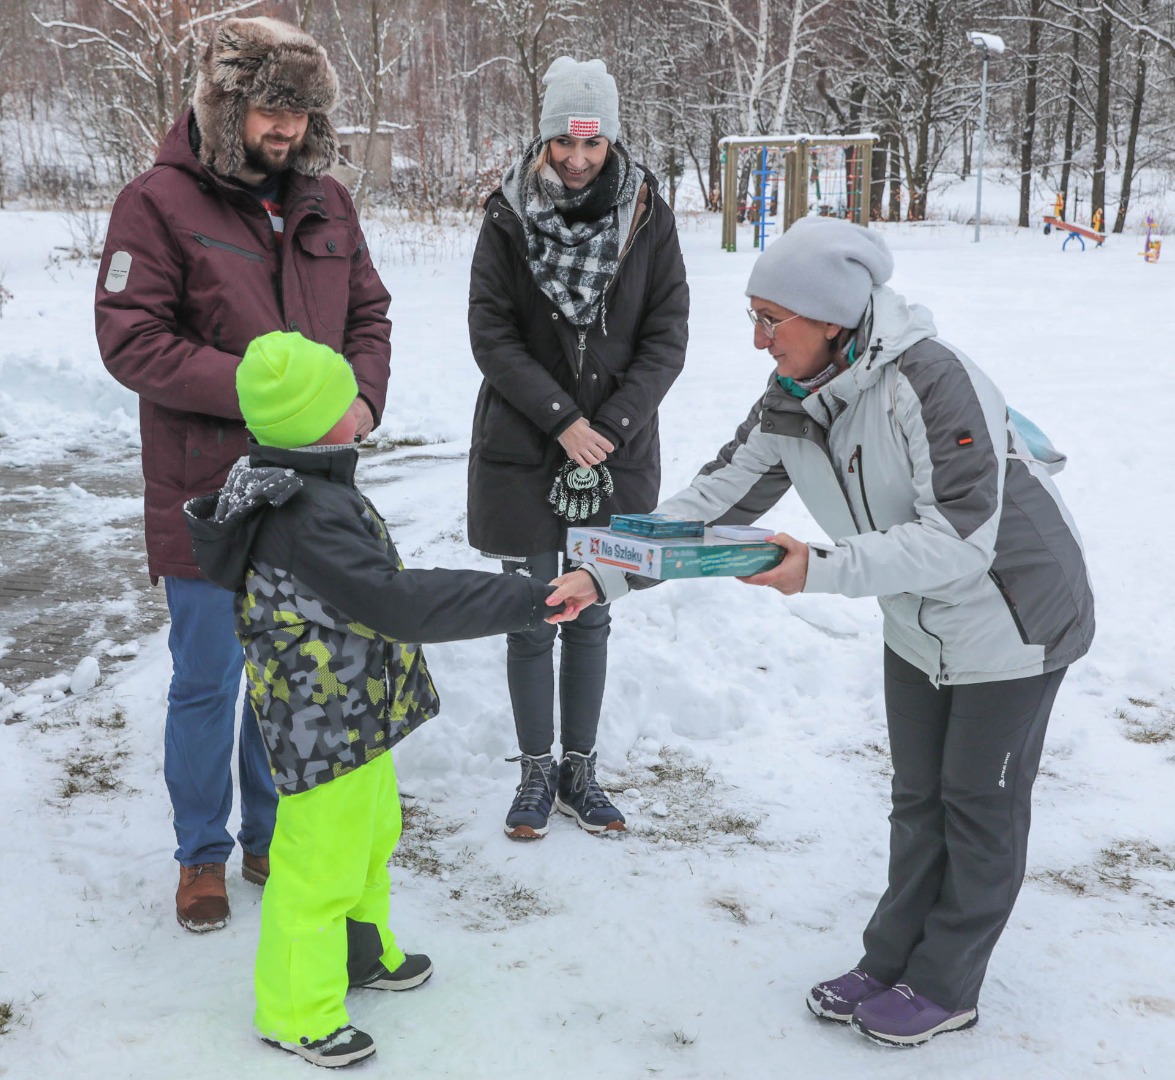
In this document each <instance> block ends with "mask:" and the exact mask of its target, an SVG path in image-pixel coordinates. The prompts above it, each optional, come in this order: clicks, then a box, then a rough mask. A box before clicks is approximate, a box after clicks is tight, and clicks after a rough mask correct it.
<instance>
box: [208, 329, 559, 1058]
mask: <svg viewBox="0 0 1175 1080" xmlns="http://www.w3.org/2000/svg"><path fill="white" fill-rule="evenodd" d="M357 394H358V387H357V384H356V382H355V377H354V374H353V373H352V371H351V366H350V365H349V364H348V363H347V361H346V360H344V359H343V357H342V356H340V355H339V354H338V353H336V352H334V351H333V350H332V349H330V348H328V347H327V346H325V345H318V344H315V343H314V342H310V341H307V340H306V339H305V338H303V337H302V336H301V335H300V334H296V333H290V334H287V333H280V332H277V333H272V334H266V335H265V336H263V337H260V338H257V339H256V340H255V341H253V342H252V343H251V344H250V345H249V348H248V349H247V350H246V352H245V356H244V358H243V359H242V360H241V363H240V365H239V366H238V368H237V395H238V398H239V400H240V406H241V413H242V415H243V416H244V418H245V422H246V423H247V424H248V426H249V430H250V432H251V433H252V434H253V436H254V438H255V439H256V442H255V443H251V444H250V453H249V457H248V458H247V459H245V458H242V459H241V460H240V461H238V462H237V464H236V465H235V466H233V470H232V472H230V473H229V477H228V480H227V481H226V483H225V486H224V488H223V489H222V490H221V491H220V492H218V493H217V494H215V495H209V496H206V497H204V498H202V499H193V500H192V501H191V502H189V503H188V505H187V506H186V507H185V510H186V512H187V523H188V528H189V530H190V532H191V534H192V544H193V551H194V552H195V554H196V559H197V561H198V563H199V565H200V569H201V570H202V571H203V572H204V574H205V576H206V577H208V578H209V579H210V580H212V581H215V582H216V583H217V584H219V585H223V586H224V587H225V588H228V589H233V590H234V591H235V592H236V626H237V635H238V636H239V637H240V639H241V643H242V644H243V645H244V648H245V671H246V674H247V676H248V681H249V696H250V700H251V701H252V702H253V705H254V708H255V710H256V713H257V719H258V722H259V724H260V725H261V732H262V735H263V737H264V739H265V746H266V750H267V752H268V754H269V763H270V767H271V768H272V770H273V778H274V784H275V786H276V787H277V790H278V794H279V799H278V807H277V824H276V827H275V829H274V834H273V842H272V844H271V846H270V849H269V865H270V871H269V879H268V881H267V882H266V885H265V896H264V899H263V900H262V902H261V941H260V944H259V945H258V949H257V967H256V980H255V981H256V992H257V1011H256V1015H255V1017H254V1019H255V1023H256V1028H257V1032H258V1034H260V1035H261V1037H262V1038H263V1039H264V1040H265V1041H266V1042H268V1043H270V1044H271V1045H273V1046H277V1047H279V1048H281V1049H283V1050H288V1051H290V1052H292V1053H295V1054H298V1055H300V1056H301V1057H304V1058H306V1059H307V1060H308V1061H311V1062H313V1063H314V1064H316V1065H325V1066H330V1067H338V1066H343V1065H350V1064H351V1063H353V1062H355V1061H360V1060H362V1059H363V1058H365V1057H369V1056H370V1055H371V1054H373V1053H375V1042H374V1040H373V1039H372V1038H371V1036H370V1035H368V1034H367V1033H366V1032H363V1031H359V1030H358V1029H356V1028H355V1027H352V1026H351V1024H350V1023H349V1022H348V1017H347V1009H346V1005H345V1002H344V998H345V997H346V994H347V990H348V988H350V987H359V988H367V989H377V990H406V989H409V988H411V987H413V986H418V985H420V984H421V983H423V982H424V981H425V980H426V979H427V978H428V977H429V976H430V975H431V974H432V962H431V961H430V960H429V958H428V957H427V956H424V955H420V954H415V955H414V954H405V953H404V952H403V951H402V950H401V949H400V947H399V946H398V945H397V944H396V939H395V937H394V936H393V934H392V932H391V930H389V929H388V909H389V887H390V879H389V876H388V866H387V864H388V860H389V859H390V858H391V856H392V852H393V850H394V849H395V846H396V841H397V840H398V839H399V836H400V802H399V797H398V795H397V791H396V773H395V769H394V768H393V765H392V755H391V753H390V750H391V747H392V746H393V745H394V744H395V743H396V742H398V741H399V740H400V739H402V738H403V737H404V736H405V735H407V734H409V733H410V732H411V731H412V730H413V729H415V728H416V727H418V726H419V725H420V724H422V723H423V722H424V721H425V720H427V719H429V717H431V716H433V715H435V714H436V712H437V709H438V707H439V702H438V700H437V696H436V690H435V688H434V687H433V684H432V680H431V678H430V677H429V674H428V668H427V667H426V666H425V663H424V655H423V653H422V652H421V649H420V646H419V645H418V644H410V643H415V642H422V641H423V642H428V641H455V640H458V639H462V638H473V637H482V636H485V635H490V634H504V633H508V632H512V631H520V630H531V629H535V628H536V627H537V626H538V625H539V624H540V623H541V622H543V621H551V622H559V621H562V618H563V616H562V615H561V614H560V613H561V610H562V609H561V607H559V606H558V605H556V606H551V605H548V604H547V603H546V600H547V597H548V596H549V595H550V594H551V593H552V592H553V589H551V587H550V586H548V585H545V584H543V583H541V582H538V581H533V580H530V579H528V578H524V577H521V576H518V575H505V574H496V573H495V574H489V573H483V572H480V571H476V570H441V569H437V570H406V569H404V566H403V564H402V563H401V562H400V559H399V556H398V555H397V554H396V549H395V545H394V544H393V543H392V541H391V538H390V537H389V536H388V532H387V526H386V525H385V523H384V521H383V519H382V518H381V517H380V516H379V514H378V513H377V512H376V510H375V507H373V506H372V505H371V503H370V502H368V501H367V500H366V499H365V498H364V497H363V496H362V495H361V494H360V493H359V491H358V489H357V488H356V487H355V482H354V477H355V466H356V463H357V461H358V451H357V450H356V448H355V445H354V438H355V433H356V430H357V427H358V423H359V419H358V418H359V410H362V411H366V410H367V406H366V404H364V403H363V402H362V401H361V400H359V399H358V397H357Z"/></svg>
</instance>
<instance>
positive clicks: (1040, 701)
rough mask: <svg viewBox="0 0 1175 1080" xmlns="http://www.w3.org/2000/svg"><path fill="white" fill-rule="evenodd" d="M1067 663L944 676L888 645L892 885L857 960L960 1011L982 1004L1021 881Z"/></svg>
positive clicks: (878, 974) (888, 980) (887, 980)
mask: <svg viewBox="0 0 1175 1080" xmlns="http://www.w3.org/2000/svg"><path fill="white" fill-rule="evenodd" d="M1066 670H1068V669H1067V668H1062V669H1061V670H1059V671H1054V672H1051V673H1049V674H1047V675H1034V676H1030V677H1029V678H1025V679H1012V680H1008V681H1005V682H988V683H973V684H970V685H961V686H954V687H943V686H940V687H935V686H934V685H933V684H932V683H931V682H930V680H929V679H928V678H927V677H926V676H925V675H924V674H923V673H922V672H921V671H919V670H918V669H917V668H916V667H914V666H913V665H912V664H908V663H907V662H906V661H905V660H902V659H901V658H900V657H899V656H898V655H897V654H896V653H894V652H892V651H891V650H890V649H889V648H886V650H885V709H886V718H887V722H888V726H889V742H890V755H891V757H892V760H893V770H894V775H893V810H892V812H891V814H890V817H889V821H890V839H889V887H888V888H887V889H886V891H885V894H884V895H883V896H882V898H881V900H880V901H879V902H878V905H877V910H876V911H875V912H874V913H873V918H872V919H871V920H870V921H869V925H868V926H867V927H866V929H865V934H864V943H865V955H864V957H863V958H862V959H861V962H860V965H859V966H860V967H861V969H862V970H864V971H865V972H867V973H868V974H870V975H872V976H873V977H874V978H877V979H881V980H882V981H883V982H885V983H888V984H890V985H893V984H894V983H899V982H900V983H906V984H908V985H909V986H910V987H911V988H912V989H913V990H914V992H915V993H918V994H922V995H923V996H924V997H928V998H930V1000H931V1001H933V1002H935V1004H937V1005H940V1006H942V1007H943V1008H944V1009H947V1010H949V1011H951V1012H954V1011H955V1010H957V1009H970V1008H974V1007H975V1005H976V1003H977V1002H978V999H979V988H980V986H981V985H982V983H983V977H984V974H985V973H986V971H987V962H988V960H989V959H990V957H991V953H992V950H993V949H994V948H995V944H996V942H997V941H998V940H999V936H1000V934H1001V933H1002V932H1003V929H1004V925H1005V924H1006V923H1007V921H1008V917H1009V916H1010V915H1011V913H1012V905H1013V904H1014V903H1015V902H1016V896H1017V894H1018V893H1019V891H1020V884H1021V882H1022V881H1023V880H1024V868H1025V863H1026V849H1027V844H1028V827H1029V824H1030V822H1031V817H1032V784H1033V781H1034V780H1035V779H1036V771H1037V768H1038V767H1039V765H1040V754H1041V748H1042V746H1043V744H1044V733H1045V728H1046V727H1047V726H1048V720H1049V713H1050V712H1051V711H1052V707H1053V702H1054V700H1055V699H1056V696H1057V690H1058V689H1059V688H1060V685H1061V680H1062V679H1063V678H1064V677H1065V672H1066Z"/></svg>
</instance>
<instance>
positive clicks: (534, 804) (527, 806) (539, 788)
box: [505, 754, 557, 840]
mask: <svg viewBox="0 0 1175 1080" xmlns="http://www.w3.org/2000/svg"><path fill="white" fill-rule="evenodd" d="M506 760H507V761H521V762H522V780H521V781H520V782H519V784H518V788H517V789H516V794H515V796H514V801H513V802H512V803H511V804H510V813H508V814H507V815H506V825H505V829H506V835H507V836H508V837H510V839H511V840H541V839H542V838H543V837H544V836H546V835H547V830H548V829H549V828H550V825H549V820H550V817H551V803H552V801H553V800H554V798H555V770H556V768H557V766H556V764H555V759H554V758H553V757H551V755H550V754H538V755H535V756H532V755H531V754H519V755H518V757H512V758H507V759H506Z"/></svg>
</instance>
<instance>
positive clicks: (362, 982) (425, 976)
mask: <svg viewBox="0 0 1175 1080" xmlns="http://www.w3.org/2000/svg"><path fill="white" fill-rule="evenodd" d="M432 970H433V969H432V961H431V960H430V959H429V958H428V957H427V956H425V955H424V953H406V954H405V955H404V962H403V963H402V964H401V965H400V966H399V967H398V968H396V970H395V971H388V969H387V968H386V967H384V965H383V963H382V962H381V961H379V960H377V961H376V962H375V967H374V968H372V969H371V971H369V972H368V973H367V974H366V975H364V976H363V977H362V978H360V979H359V980H358V981H356V982H353V983H351V986H352V987H353V988H355V989H359V990H413V989H415V988H416V987H417V986H422V985H423V984H424V983H426V982H428V980H429V979H430V978H432Z"/></svg>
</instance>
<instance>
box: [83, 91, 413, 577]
mask: <svg viewBox="0 0 1175 1080" xmlns="http://www.w3.org/2000/svg"><path fill="white" fill-rule="evenodd" d="M190 117H191V113H190V111H188V112H185V113H184V114H183V115H182V116H181V117H180V118H179V119H178V120H177V121H176V122H175V124H174V125H173V127H172V129H171V131H170V132H168V135H167V138H166V139H165V140H164V143H163V147H162V148H161V150H160V152H159V156H158V158H157V159H156V161H155V166H154V168H152V169H150V170H149V171H147V172H145V173H143V175H142V176H139V177H136V178H135V179H134V180H133V181H131V183H129V184H128V185H127V186H126V187H125V188H124V189H123V191H122V193H121V194H120V195H119V197H118V200H117V201H116V202H115V204H114V210H113V211H112V213H111V215H110V227H109V231H108V232H107V234H106V248H105V250H104V251H103V253H102V264H101V267H100V269H99V272H98V288H97V299H96V309H95V322H96V327H97V334H98V348H99V350H100V351H101V353H102V360H103V363H105V365H106V367H107V369H108V370H109V371H110V373H111V374H112V375H113V376H114V377H115V378H116V379H118V381H119V382H120V383H122V384H123V385H124V386H127V387H129V388H130V389H131V390H133V391H135V393H137V394H138V395H139V423H140V427H141V429H142V438H143V477H144V480H145V481H146V493H145V504H146V506H145V509H146V513H145V519H146V530H147V564H148V570H149V572H150V574H151V580H152V581H158V579H159V578H160V577H163V576H175V577H199V576H200V571H199V570H198V569H197V567H196V562H195V560H194V558H193V557H192V548H191V540H190V538H189V536H188V530H187V526H186V525H185V524H184V516H183V504H184V502H185V501H186V500H187V499H189V498H192V497H193V496H196V495H205V494H207V493H208V492H210V491H214V490H216V489H217V488H218V487H220V486H221V485H222V484H223V482H224V479H225V476H226V475H227V473H228V469H229V466H230V465H231V464H232V463H233V461H235V460H236V459H237V458H238V457H241V456H242V455H243V454H244V453H245V452H246V448H245V437H246V432H245V424H244V421H243V420H242V419H241V410H240V408H239V407H238V405H237V391H236V369H237V364H238V363H239V362H240V359H241V356H242V355H243V354H244V352H245V347H246V346H247V345H248V344H249V342H250V341H251V340H252V339H253V338H255V337H257V336H258V335H259V334H265V333H268V332H269V331H271V330H299V331H301V332H302V333H303V334H304V335H305V336H306V337H308V338H311V339H313V340H314V341H319V342H322V343H323V344H326V345H329V346H331V348H333V349H336V350H337V351H338V352H341V353H342V354H343V355H344V356H345V357H346V358H347V359H348V360H349V361H350V362H351V365H352V366H353V367H354V369H355V378H356V379H357V380H358V383H359V393H360V394H361V395H362V396H363V398H364V399H365V400H366V401H367V403H368V404H369V405H370V406H371V411H372V413H373V415H374V416H375V419H376V422H377V423H378V422H379V418H380V415H381V414H382V412H383V407H384V396H385V394H386V392H387V384H388V361H389V355H390V346H389V337H390V333H391V323H389V322H388V319H387V310H388V303H389V300H390V298H389V296H388V293H387V290H386V289H385V288H384V286H383V283H382V282H381V281H380V279H379V274H378V273H377V272H376V269H375V267H374V265H373V264H372V261H371V257H370V255H369V254H368V251H367V244H366V242H365V240H364V238H363V232H362V230H361V229H360V227H359V219H358V217H357V215H356V213H355V207H354V205H353V204H352V202H351V198H350V196H349V195H348V194H347V192H346V189H345V188H343V186H342V185H341V184H339V183H338V182H336V181H335V180H333V179H332V178H330V177H323V178H322V179H320V180H313V179H310V178H309V177H306V176H302V175H300V174H297V173H291V174H290V175H289V178H288V183H287V187H286V194H285V199H284V203H283V206H284V213H285V233H284V240H283V242H282V243H281V245H280V246H279V245H278V243H277V242H276V240H275V238H274V233H273V229H272V227H271V226H270V223H269V218H268V216H267V214H266V212H265V210H264V208H263V207H262V206H261V204H260V203H259V202H258V201H257V200H256V199H255V198H254V197H253V196H252V195H250V194H249V193H248V192H246V191H243V190H242V189H240V188H238V187H236V186H235V185H234V184H233V183H232V182H231V181H226V180H224V179H223V178H221V177H219V176H217V175H216V174H215V173H213V172H211V171H210V170H208V169H206V168H205V167H204V166H203V165H201V164H200V163H199V161H197V159H196V156H195V154H194V153H193V152H192V146H191V136H190V135H189V122H190ZM194 130H195V129H194V126H193V127H192V131H193V132H194ZM116 256H117V258H116ZM128 256H129V265H128ZM112 260H113V261H114V264H113V267H112V265H111V264H112Z"/></svg>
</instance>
